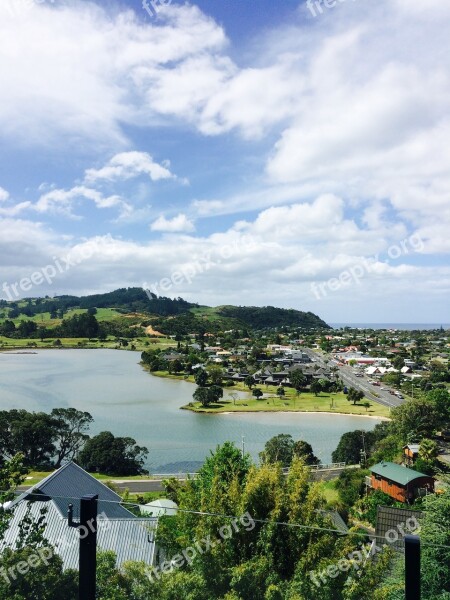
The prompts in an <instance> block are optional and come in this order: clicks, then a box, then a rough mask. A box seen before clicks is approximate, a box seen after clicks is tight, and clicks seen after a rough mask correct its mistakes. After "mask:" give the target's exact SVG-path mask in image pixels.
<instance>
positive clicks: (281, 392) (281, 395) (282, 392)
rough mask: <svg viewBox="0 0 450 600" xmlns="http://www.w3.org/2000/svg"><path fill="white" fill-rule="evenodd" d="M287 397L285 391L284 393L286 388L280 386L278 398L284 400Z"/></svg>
mask: <svg viewBox="0 0 450 600" xmlns="http://www.w3.org/2000/svg"><path fill="white" fill-rule="evenodd" d="M285 395H286V393H285V391H284V387H282V386H279V387H278V388H277V396H279V397H280V398H283V397H284V396H285Z"/></svg>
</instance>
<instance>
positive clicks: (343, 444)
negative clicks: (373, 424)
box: [331, 429, 374, 465]
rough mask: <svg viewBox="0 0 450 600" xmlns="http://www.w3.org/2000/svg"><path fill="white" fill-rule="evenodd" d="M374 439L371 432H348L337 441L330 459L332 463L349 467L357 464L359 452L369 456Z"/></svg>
mask: <svg viewBox="0 0 450 600" xmlns="http://www.w3.org/2000/svg"><path fill="white" fill-rule="evenodd" d="M373 441H374V437H373V433H372V432H371V431H362V430H360V429H357V430H356V431H349V432H347V433H344V434H343V435H342V436H341V439H340V440H339V444H338V446H337V448H336V450H335V451H334V452H333V453H332V455H331V457H332V460H333V462H345V463H347V464H349V465H356V464H359V462H360V460H361V452H364V451H365V452H366V453H367V454H369V451H370V448H371V446H372V444H373Z"/></svg>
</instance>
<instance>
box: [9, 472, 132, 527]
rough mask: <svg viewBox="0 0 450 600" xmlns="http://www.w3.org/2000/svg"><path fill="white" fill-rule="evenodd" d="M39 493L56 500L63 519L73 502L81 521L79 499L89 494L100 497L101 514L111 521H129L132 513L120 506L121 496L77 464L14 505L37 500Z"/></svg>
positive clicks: (47, 479) (40, 483)
mask: <svg viewBox="0 0 450 600" xmlns="http://www.w3.org/2000/svg"><path fill="white" fill-rule="evenodd" d="M36 494H42V495H44V496H48V497H49V498H52V499H53V500H54V503H55V505H56V507H57V509H58V510H59V512H60V514H61V516H63V517H66V516H67V507H68V505H69V504H71V503H73V505H74V506H73V516H74V518H78V517H79V506H80V503H79V502H78V500H79V499H80V498H81V497H82V496H85V495H87V494H98V498H99V502H98V512H99V513H101V512H104V513H105V514H106V516H107V517H108V518H110V519H126V518H129V517H130V515H131V514H132V513H130V511H129V510H127V509H126V508H124V507H123V506H121V505H120V504H118V502H120V501H121V497H120V496H119V494H116V492H113V490H111V489H110V488H109V487H107V486H106V485H105V484H103V483H102V482H101V481H98V479H95V477H92V475H89V473H87V472H86V471H85V470H84V469H82V468H81V467H79V466H78V465H76V464H75V463H73V462H70V463H67V464H66V465H64V466H63V467H61V468H60V469H58V470H57V471H54V472H53V473H51V474H50V475H49V476H48V477H46V478H45V479H43V480H42V481H40V482H39V483H37V484H36V485H35V486H33V487H32V488H31V489H30V490H28V491H26V492H24V493H23V494H22V495H21V496H19V498H18V499H17V500H15V501H14V502H13V505H14V504H15V503H18V502H21V501H22V500H24V499H27V498H29V499H31V500H35V499H36Z"/></svg>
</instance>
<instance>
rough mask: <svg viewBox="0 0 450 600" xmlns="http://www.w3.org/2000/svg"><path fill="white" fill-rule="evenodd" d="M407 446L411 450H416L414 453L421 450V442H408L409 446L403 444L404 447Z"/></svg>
mask: <svg viewBox="0 0 450 600" xmlns="http://www.w3.org/2000/svg"><path fill="white" fill-rule="evenodd" d="M405 448H408V450H411V452H414V454H418V453H419V450H420V444H408V445H407V446H403V449H405Z"/></svg>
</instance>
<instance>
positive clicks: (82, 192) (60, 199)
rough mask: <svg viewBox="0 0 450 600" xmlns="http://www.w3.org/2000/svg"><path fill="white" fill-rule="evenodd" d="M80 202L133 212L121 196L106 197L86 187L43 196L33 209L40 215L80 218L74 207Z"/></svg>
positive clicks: (58, 190)
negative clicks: (89, 202) (50, 214)
mask: <svg viewBox="0 0 450 600" xmlns="http://www.w3.org/2000/svg"><path fill="white" fill-rule="evenodd" d="M80 200H90V201H92V202H94V204H95V206H96V207H97V208H100V209H102V208H114V207H119V208H120V209H121V211H122V212H123V213H125V214H126V213H128V212H129V211H131V210H132V208H131V206H130V205H129V204H127V203H126V202H124V200H123V199H122V198H121V197H120V196H116V195H112V196H104V195H103V194H102V193H101V192H99V191H98V190H94V189H91V188H88V187H85V186H82V185H81V186H75V187H73V188H71V189H70V190H64V189H55V190H52V191H51V192H47V193H46V194H43V195H42V196H41V197H40V198H39V200H38V201H37V202H36V204H34V205H33V208H34V209H35V210H36V211H37V212H40V213H52V212H53V213H57V214H58V213H59V214H62V215H65V216H68V217H72V218H78V217H77V216H76V215H75V214H74V212H73V208H74V206H75V205H76V204H77V203H79V201H80Z"/></svg>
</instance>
